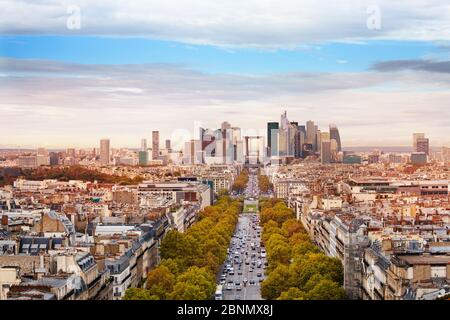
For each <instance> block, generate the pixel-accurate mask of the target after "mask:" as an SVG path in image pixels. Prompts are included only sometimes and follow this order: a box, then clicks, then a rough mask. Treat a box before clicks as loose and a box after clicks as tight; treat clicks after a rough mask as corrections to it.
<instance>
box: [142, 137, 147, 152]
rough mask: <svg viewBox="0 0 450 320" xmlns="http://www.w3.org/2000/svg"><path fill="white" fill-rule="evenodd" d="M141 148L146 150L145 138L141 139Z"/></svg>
mask: <svg viewBox="0 0 450 320" xmlns="http://www.w3.org/2000/svg"><path fill="white" fill-rule="evenodd" d="M141 150H142V151H147V139H145V138H143V139H141Z"/></svg>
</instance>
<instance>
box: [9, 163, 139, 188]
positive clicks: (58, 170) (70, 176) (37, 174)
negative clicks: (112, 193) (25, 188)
mask: <svg viewBox="0 0 450 320" xmlns="http://www.w3.org/2000/svg"><path fill="white" fill-rule="evenodd" d="M2 176H3V179H2V182H3V183H4V184H12V183H13V181H14V180H16V179H17V178H19V177H22V178H24V179H27V180H44V179H58V180H60V181H69V180H83V181H97V182H99V183H115V184H124V185H128V184H137V183H140V182H142V178H141V177H136V178H129V177H122V176H118V175H111V174H106V173H103V172H100V171H97V170H92V169H88V168H85V167H82V166H67V167H39V168H35V169H21V168H16V170H15V171H13V172H10V173H9V174H8V173H6V174H4V175H2Z"/></svg>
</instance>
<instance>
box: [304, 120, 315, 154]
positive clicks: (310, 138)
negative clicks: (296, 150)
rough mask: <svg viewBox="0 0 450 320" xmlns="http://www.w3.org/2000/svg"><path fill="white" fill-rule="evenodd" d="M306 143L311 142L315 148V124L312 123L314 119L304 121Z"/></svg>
mask: <svg viewBox="0 0 450 320" xmlns="http://www.w3.org/2000/svg"><path fill="white" fill-rule="evenodd" d="M306 143H307V144H312V145H313V148H314V149H316V148H315V146H316V145H315V143H316V126H315V125H314V121H308V122H306Z"/></svg>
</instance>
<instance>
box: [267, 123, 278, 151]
mask: <svg viewBox="0 0 450 320" xmlns="http://www.w3.org/2000/svg"><path fill="white" fill-rule="evenodd" d="M278 129H279V124H278V122H268V123H267V147H268V149H269V150H268V151H269V154H268V155H267V156H269V157H275V156H278Z"/></svg>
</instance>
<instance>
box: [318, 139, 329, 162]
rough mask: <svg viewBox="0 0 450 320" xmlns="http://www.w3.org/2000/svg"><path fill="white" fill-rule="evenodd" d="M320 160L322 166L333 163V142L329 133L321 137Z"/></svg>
mask: <svg viewBox="0 0 450 320" xmlns="http://www.w3.org/2000/svg"><path fill="white" fill-rule="evenodd" d="M320 159H321V162H322V164H327V163H331V141H330V133H328V132H323V133H322V134H321V135H320Z"/></svg>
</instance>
